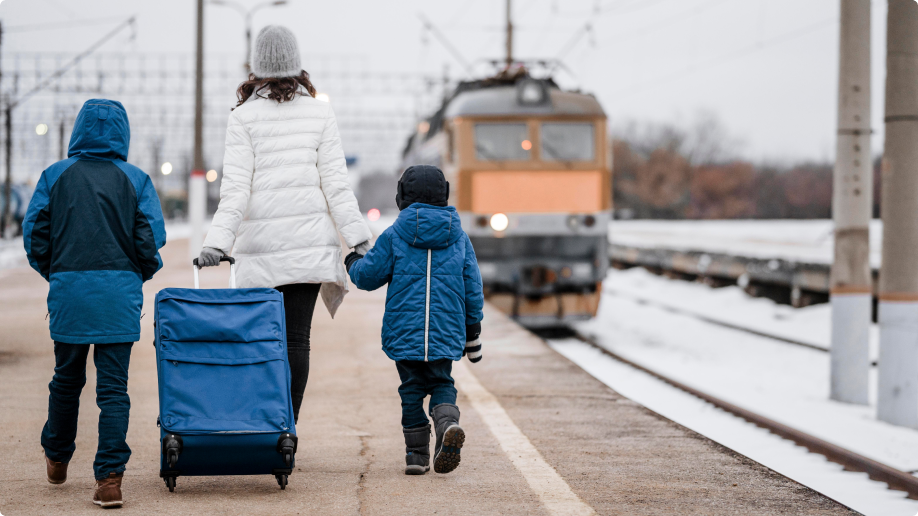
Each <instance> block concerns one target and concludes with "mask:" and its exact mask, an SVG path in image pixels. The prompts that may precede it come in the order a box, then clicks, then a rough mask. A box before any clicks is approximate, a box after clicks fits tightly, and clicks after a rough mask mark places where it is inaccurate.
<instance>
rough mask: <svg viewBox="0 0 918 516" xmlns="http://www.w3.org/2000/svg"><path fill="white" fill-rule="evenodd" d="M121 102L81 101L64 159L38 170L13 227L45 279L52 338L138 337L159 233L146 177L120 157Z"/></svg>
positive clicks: (126, 135) (124, 143)
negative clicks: (20, 221) (20, 218)
mask: <svg viewBox="0 0 918 516" xmlns="http://www.w3.org/2000/svg"><path fill="white" fill-rule="evenodd" d="M130 139H131V135H130V128H129V126H128V118H127V113H126V112H125V110H124V106H122V105H121V103H120V102H115V101H112V100H104V99H94V100H89V101H87V102H86V103H85V104H83V108H82V109H81V110H80V114H79V115H78V116H77V119H76V122H75V123H74V125H73V135H72V136H71V137H70V148H69V150H68V152H67V156H68V158H67V159H65V160H63V161H59V162H57V163H55V164H53V165H51V166H50V167H48V168H47V169H46V170H45V171H44V172H42V174H41V178H40V179H39V180H38V185H37V186H36V188H35V193H34V195H33V196H32V201H31V202H30V203H29V209H28V211H27V212H26V217H25V219H24V220H23V224H22V233H23V244H24V245H25V250H26V253H27V254H28V256H29V264H30V265H31V266H32V268H33V269H35V270H36V271H38V272H39V273H40V274H41V275H42V276H44V278H45V279H46V280H48V281H49V282H50V283H51V286H50V290H49V292H48V312H50V314H51V338H52V339H54V340H56V341H58V342H66V343H68V344H108V343H116V342H135V341H137V340H139V339H140V309H141V307H142V306H143V292H142V286H143V282H144V281H146V280H148V279H150V278H151V277H153V274H154V273H155V272H156V271H158V270H159V269H160V268H161V267H162V260H161V259H160V257H159V249H160V248H161V247H162V246H163V245H165V243H166V230H165V226H164V225H163V214H162V212H161V211H160V205H159V198H158V197H157V195H156V190H155V189H154V188H153V184H152V182H151V181H150V177H149V176H148V175H147V174H145V173H144V172H143V171H142V170H140V169H139V168H137V167H135V166H133V165H129V164H128V163H126V162H125V160H126V159H127V155H128V143H129V142H130Z"/></svg>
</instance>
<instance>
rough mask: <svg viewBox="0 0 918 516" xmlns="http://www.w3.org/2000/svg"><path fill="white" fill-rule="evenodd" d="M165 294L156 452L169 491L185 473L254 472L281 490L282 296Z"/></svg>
mask: <svg viewBox="0 0 918 516" xmlns="http://www.w3.org/2000/svg"><path fill="white" fill-rule="evenodd" d="M221 261H228V262H229V263H230V288H228V289H199V288H198V286H199V283H198V264H197V260H194V285H195V288H194V289H188V288H167V289H163V290H161V291H160V292H159V293H157V294H156V303H155V308H154V314H155V323H154V328H155V332H156V341H155V346H156V368H157V377H158V380H159V418H158V420H157V423H158V425H159V426H160V441H161V445H162V446H161V451H162V455H161V458H160V477H162V478H163V480H164V481H165V482H166V486H167V487H168V488H169V491H174V490H175V483H176V479H177V478H178V477H179V476H183V475H188V476H196V475H262V474H270V475H274V476H275V478H277V483H278V485H280V487H281V489H284V488H285V487H286V486H287V476H288V475H290V474H291V473H292V471H293V467H294V455H295V454H296V448H297V438H296V429H295V427H294V422H293V403H292V400H291V398H290V365H289V363H288V361H287V331H286V327H285V324H284V303H283V295H282V294H281V293H280V292H278V291H277V290H274V289H273V288H239V289H237V288H235V273H236V270H235V261H234V260H233V259H232V258H230V257H225V258H224V259H223V260H221Z"/></svg>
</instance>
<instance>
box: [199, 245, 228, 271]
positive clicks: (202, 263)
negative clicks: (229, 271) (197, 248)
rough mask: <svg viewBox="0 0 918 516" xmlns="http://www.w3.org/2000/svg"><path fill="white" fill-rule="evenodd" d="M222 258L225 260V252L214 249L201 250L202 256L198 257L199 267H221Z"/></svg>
mask: <svg viewBox="0 0 918 516" xmlns="http://www.w3.org/2000/svg"><path fill="white" fill-rule="evenodd" d="M220 258H223V251H221V250H219V249H214V248H213V247H205V248H204V249H201V256H199V257H198V266H199V267H213V266H214V265H220Z"/></svg>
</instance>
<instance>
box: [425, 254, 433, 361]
mask: <svg viewBox="0 0 918 516" xmlns="http://www.w3.org/2000/svg"><path fill="white" fill-rule="evenodd" d="M431 253H432V250H430V249H428V250H427V295H426V299H425V302H424V361H425V362H427V350H428V342H429V341H428V337H429V336H430V255H431Z"/></svg>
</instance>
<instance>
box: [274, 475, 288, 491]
mask: <svg viewBox="0 0 918 516" xmlns="http://www.w3.org/2000/svg"><path fill="white" fill-rule="evenodd" d="M274 478H276V479H277V485H279V486H280V488H281V489H287V475H274Z"/></svg>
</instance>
